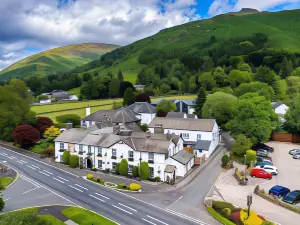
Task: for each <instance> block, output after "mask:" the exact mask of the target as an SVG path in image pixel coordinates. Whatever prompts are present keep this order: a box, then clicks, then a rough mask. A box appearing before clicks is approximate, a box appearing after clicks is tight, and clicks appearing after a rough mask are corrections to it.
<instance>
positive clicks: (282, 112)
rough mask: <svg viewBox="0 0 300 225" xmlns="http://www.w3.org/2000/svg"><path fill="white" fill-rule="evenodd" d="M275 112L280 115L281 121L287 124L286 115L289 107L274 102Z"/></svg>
mask: <svg viewBox="0 0 300 225" xmlns="http://www.w3.org/2000/svg"><path fill="white" fill-rule="evenodd" d="M272 105H273V110H274V112H275V113H276V114H277V115H278V117H279V119H280V121H281V122H282V123H285V119H284V115H285V114H286V112H287V111H288V109H289V107H288V106H287V105H286V104H284V103H282V102H272Z"/></svg>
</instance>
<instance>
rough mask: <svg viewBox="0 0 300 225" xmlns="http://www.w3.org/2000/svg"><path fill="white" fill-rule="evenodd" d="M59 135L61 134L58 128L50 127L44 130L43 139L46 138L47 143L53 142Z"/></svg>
mask: <svg viewBox="0 0 300 225" xmlns="http://www.w3.org/2000/svg"><path fill="white" fill-rule="evenodd" d="M60 134H61V132H60V130H59V128H56V127H54V126H51V127H48V128H47V129H46V130H45V132H44V138H46V139H47V141H53V140H54V139H55V138H56V137H57V136H59V135H60Z"/></svg>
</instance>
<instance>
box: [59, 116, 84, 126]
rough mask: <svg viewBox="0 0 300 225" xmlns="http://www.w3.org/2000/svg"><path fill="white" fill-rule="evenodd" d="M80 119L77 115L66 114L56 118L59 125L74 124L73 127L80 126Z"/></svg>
mask: <svg viewBox="0 0 300 225" xmlns="http://www.w3.org/2000/svg"><path fill="white" fill-rule="evenodd" d="M80 119H81V118H80V116H78V115H76V114H66V115H61V116H57V117H56V120H57V121H58V122H59V123H73V127H75V126H78V125H80Z"/></svg>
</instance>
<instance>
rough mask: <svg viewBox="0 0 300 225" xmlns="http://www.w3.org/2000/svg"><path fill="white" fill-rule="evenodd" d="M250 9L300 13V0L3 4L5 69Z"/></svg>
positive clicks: (0, 50)
mask: <svg viewBox="0 0 300 225" xmlns="http://www.w3.org/2000/svg"><path fill="white" fill-rule="evenodd" d="M245 7H247V8H254V9H257V10H260V11H279V10H285V9H297V8H300V0H1V3H0V22H1V23H0V24H1V25H0V70H2V69H4V68H6V67H8V66H9V65H11V64H12V63H14V62H16V61H18V60H20V59H22V58H25V57H27V56H29V55H32V54H35V53H38V52H41V51H44V50H47V49H51V48H54V47H59V46H64V45H70V44H79V43H87V42H98V43H107V44H117V45H127V44H130V43H132V42H134V41H137V40H139V39H142V38H145V37H147V36H150V35H152V34H155V33H157V32H158V31H160V30H162V29H164V28H168V27H172V26H176V25H179V24H183V23H187V22H190V21H194V20H199V19H205V18H210V17H212V16H215V15H218V14H222V13H226V12H233V11H239V10H240V9H242V8H245Z"/></svg>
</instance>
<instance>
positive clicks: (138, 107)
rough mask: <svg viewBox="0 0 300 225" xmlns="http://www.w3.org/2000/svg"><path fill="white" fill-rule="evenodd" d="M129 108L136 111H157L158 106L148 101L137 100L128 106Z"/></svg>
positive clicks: (151, 112)
mask: <svg viewBox="0 0 300 225" xmlns="http://www.w3.org/2000/svg"><path fill="white" fill-rule="evenodd" d="M127 109H130V110H131V111H133V112H135V113H148V114H153V113H156V108H155V107H154V106H153V105H150V104H149V103H148V102H135V103H133V104H132V105H130V106H128V107H127Z"/></svg>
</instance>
